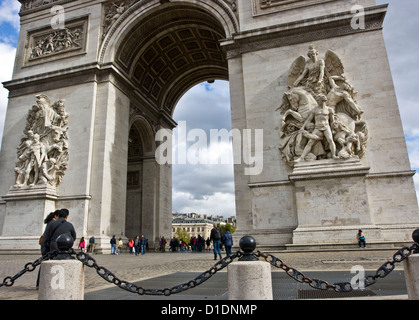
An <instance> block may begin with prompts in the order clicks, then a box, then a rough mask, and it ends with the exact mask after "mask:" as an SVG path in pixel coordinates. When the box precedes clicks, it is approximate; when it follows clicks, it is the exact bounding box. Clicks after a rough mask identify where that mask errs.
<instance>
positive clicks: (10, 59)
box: [0, 42, 16, 149]
mask: <svg viewBox="0 0 419 320" xmlns="http://www.w3.org/2000/svg"><path fill="white" fill-rule="evenodd" d="M15 55H16V48H14V47H13V46H11V45H9V44H6V43H2V42H0V61H1V63H2V67H1V68H0V82H4V81H8V80H10V79H11V78H12V73H13V65H14V61H15ZM8 94H9V92H8V90H6V89H5V88H4V87H3V86H1V87H0V149H1V141H2V137H3V129H4V120H5V116H6V109H7V102H8V98H7V96H8Z"/></svg>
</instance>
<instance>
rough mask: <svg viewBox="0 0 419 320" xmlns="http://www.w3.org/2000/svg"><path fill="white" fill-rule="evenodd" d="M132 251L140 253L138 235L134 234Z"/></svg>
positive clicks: (136, 253)
mask: <svg viewBox="0 0 419 320" xmlns="http://www.w3.org/2000/svg"><path fill="white" fill-rule="evenodd" d="M134 252H135V255H136V256H138V255H139V254H140V237H139V236H136V237H135V240H134Z"/></svg>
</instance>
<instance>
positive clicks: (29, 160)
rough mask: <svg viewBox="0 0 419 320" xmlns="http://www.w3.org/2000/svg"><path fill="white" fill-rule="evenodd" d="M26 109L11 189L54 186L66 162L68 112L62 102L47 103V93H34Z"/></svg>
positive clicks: (62, 174)
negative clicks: (33, 103)
mask: <svg viewBox="0 0 419 320" xmlns="http://www.w3.org/2000/svg"><path fill="white" fill-rule="evenodd" d="M36 98H37V101H36V104H35V105H33V106H32V109H30V110H29V112H28V116H27V119H26V127H25V129H24V137H23V138H22V140H21V143H20V145H19V147H18V149H17V156H18V161H17V163H16V166H15V174H16V180H15V185H14V186H13V187H14V188H22V187H28V186H34V185H47V184H48V185H51V186H58V185H59V184H60V183H61V180H62V178H63V176H64V174H65V171H66V169H67V164H68V158H69V155H68V136H67V130H68V114H67V113H66V111H65V103H64V101H63V100H58V101H56V102H54V103H53V104H51V102H50V99H49V98H48V96H46V95H44V94H39V95H37V96H36Z"/></svg>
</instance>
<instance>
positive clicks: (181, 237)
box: [175, 228, 191, 244]
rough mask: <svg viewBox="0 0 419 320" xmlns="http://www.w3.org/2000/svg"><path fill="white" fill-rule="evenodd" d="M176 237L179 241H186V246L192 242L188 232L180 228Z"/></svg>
mask: <svg viewBox="0 0 419 320" xmlns="http://www.w3.org/2000/svg"><path fill="white" fill-rule="evenodd" d="M175 236H176V237H177V238H178V239H179V241H182V240H183V241H184V242H185V243H186V244H189V242H190V240H191V236H190V235H189V233H188V232H187V231H186V230H183V229H181V228H178V229H177V230H176V232H175Z"/></svg>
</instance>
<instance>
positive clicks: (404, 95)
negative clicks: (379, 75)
mask: <svg viewBox="0 0 419 320" xmlns="http://www.w3.org/2000/svg"><path fill="white" fill-rule="evenodd" d="M354 2H356V1H354ZM0 3H1V4H0V61H1V68H0V81H2V82H3V81H8V80H10V79H11V77H12V68H13V63H14V56H15V52H16V49H15V48H16V44H17V37H18V32H19V31H18V30H19V15H18V11H19V9H20V3H19V2H18V1H17V0H0ZM384 3H389V4H390V7H389V9H388V13H387V17H386V20H385V23H384V37H385V40H386V44H387V49H388V55H389V60H390V65H391V69H392V73H393V79H394V84H395V88H396V93H397V97H398V102H399V108H400V113H401V117H402V122H403V127H404V131H405V136H406V141H407V146H408V150H409V158H410V162H411V167H412V169H414V170H418V169H419V123H418V120H419V107H418V106H417V105H418V103H419V87H418V82H417V81H416V78H417V73H418V71H419V54H418V53H419V40H418V39H419V38H418V34H419V19H418V18H417V17H418V15H419V1H418V0H386V1H384V0H377V4H384ZM6 108H7V90H5V89H4V88H0V141H1V137H2V134H3V124H4V116H5V111H6ZM174 118H175V120H176V121H178V122H180V121H185V123H186V126H187V131H188V132H189V131H190V130H192V129H199V130H201V129H202V130H203V131H202V130H201V131H202V133H203V132H205V134H206V135H207V137H208V141H209V136H210V134H209V130H210V129H228V130H230V129H231V119H230V105H229V87H228V82H225V81H216V82H215V83H213V84H208V83H203V84H200V85H197V86H195V87H194V88H192V89H191V90H190V91H188V93H186V94H185V95H184V97H183V98H182V99H181V101H180V102H179V104H178V106H177V108H176V111H175V114H174ZM198 133H199V132H198ZM191 139H193V137H191ZM178 140H180V141H178ZM181 140H182V139H181V138H180V137H179V135H178V133H177V132H175V135H174V142H175V144H174V153H173V156H174V160H175V161H174V163H175V165H174V167H173V211H177V212H198V213H202V214H214V215H224V216H231V215H234V214H235V203H234V181H233V165H232V164H231V162H230V164H218V165H217V164H208V165H192V166H191V165H187V164H176V163H177V162H178V161H176V159H178V157H177V156H178V154H181V153H182V150H184V149H182V141H183V140H182V141H181ZM197 140H198V138H197ZM177 142H179V143H181V144H180V145H179V144H178V143H177ZM191 144H194V142H193V141H190V142H189V146H190V145H191ZM200 151H201V152H200V154H205V153H203V152H202V150H200ZM226 152H227V153H229V154H231V147H230V145H229V144H228V143H217V144H215V145H212V146H211V154H225V153H226ZM189 156H191V158H193V155H188V157H189ZM191 158H188V159H191ZM220 161H222V159H220ZM201 162H202V161H201ZM414 179H415V186H416V190H417V193H418V191H419V177H418V176H415V178H414ZM418 194H419V193H418Z"/></svg>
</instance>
